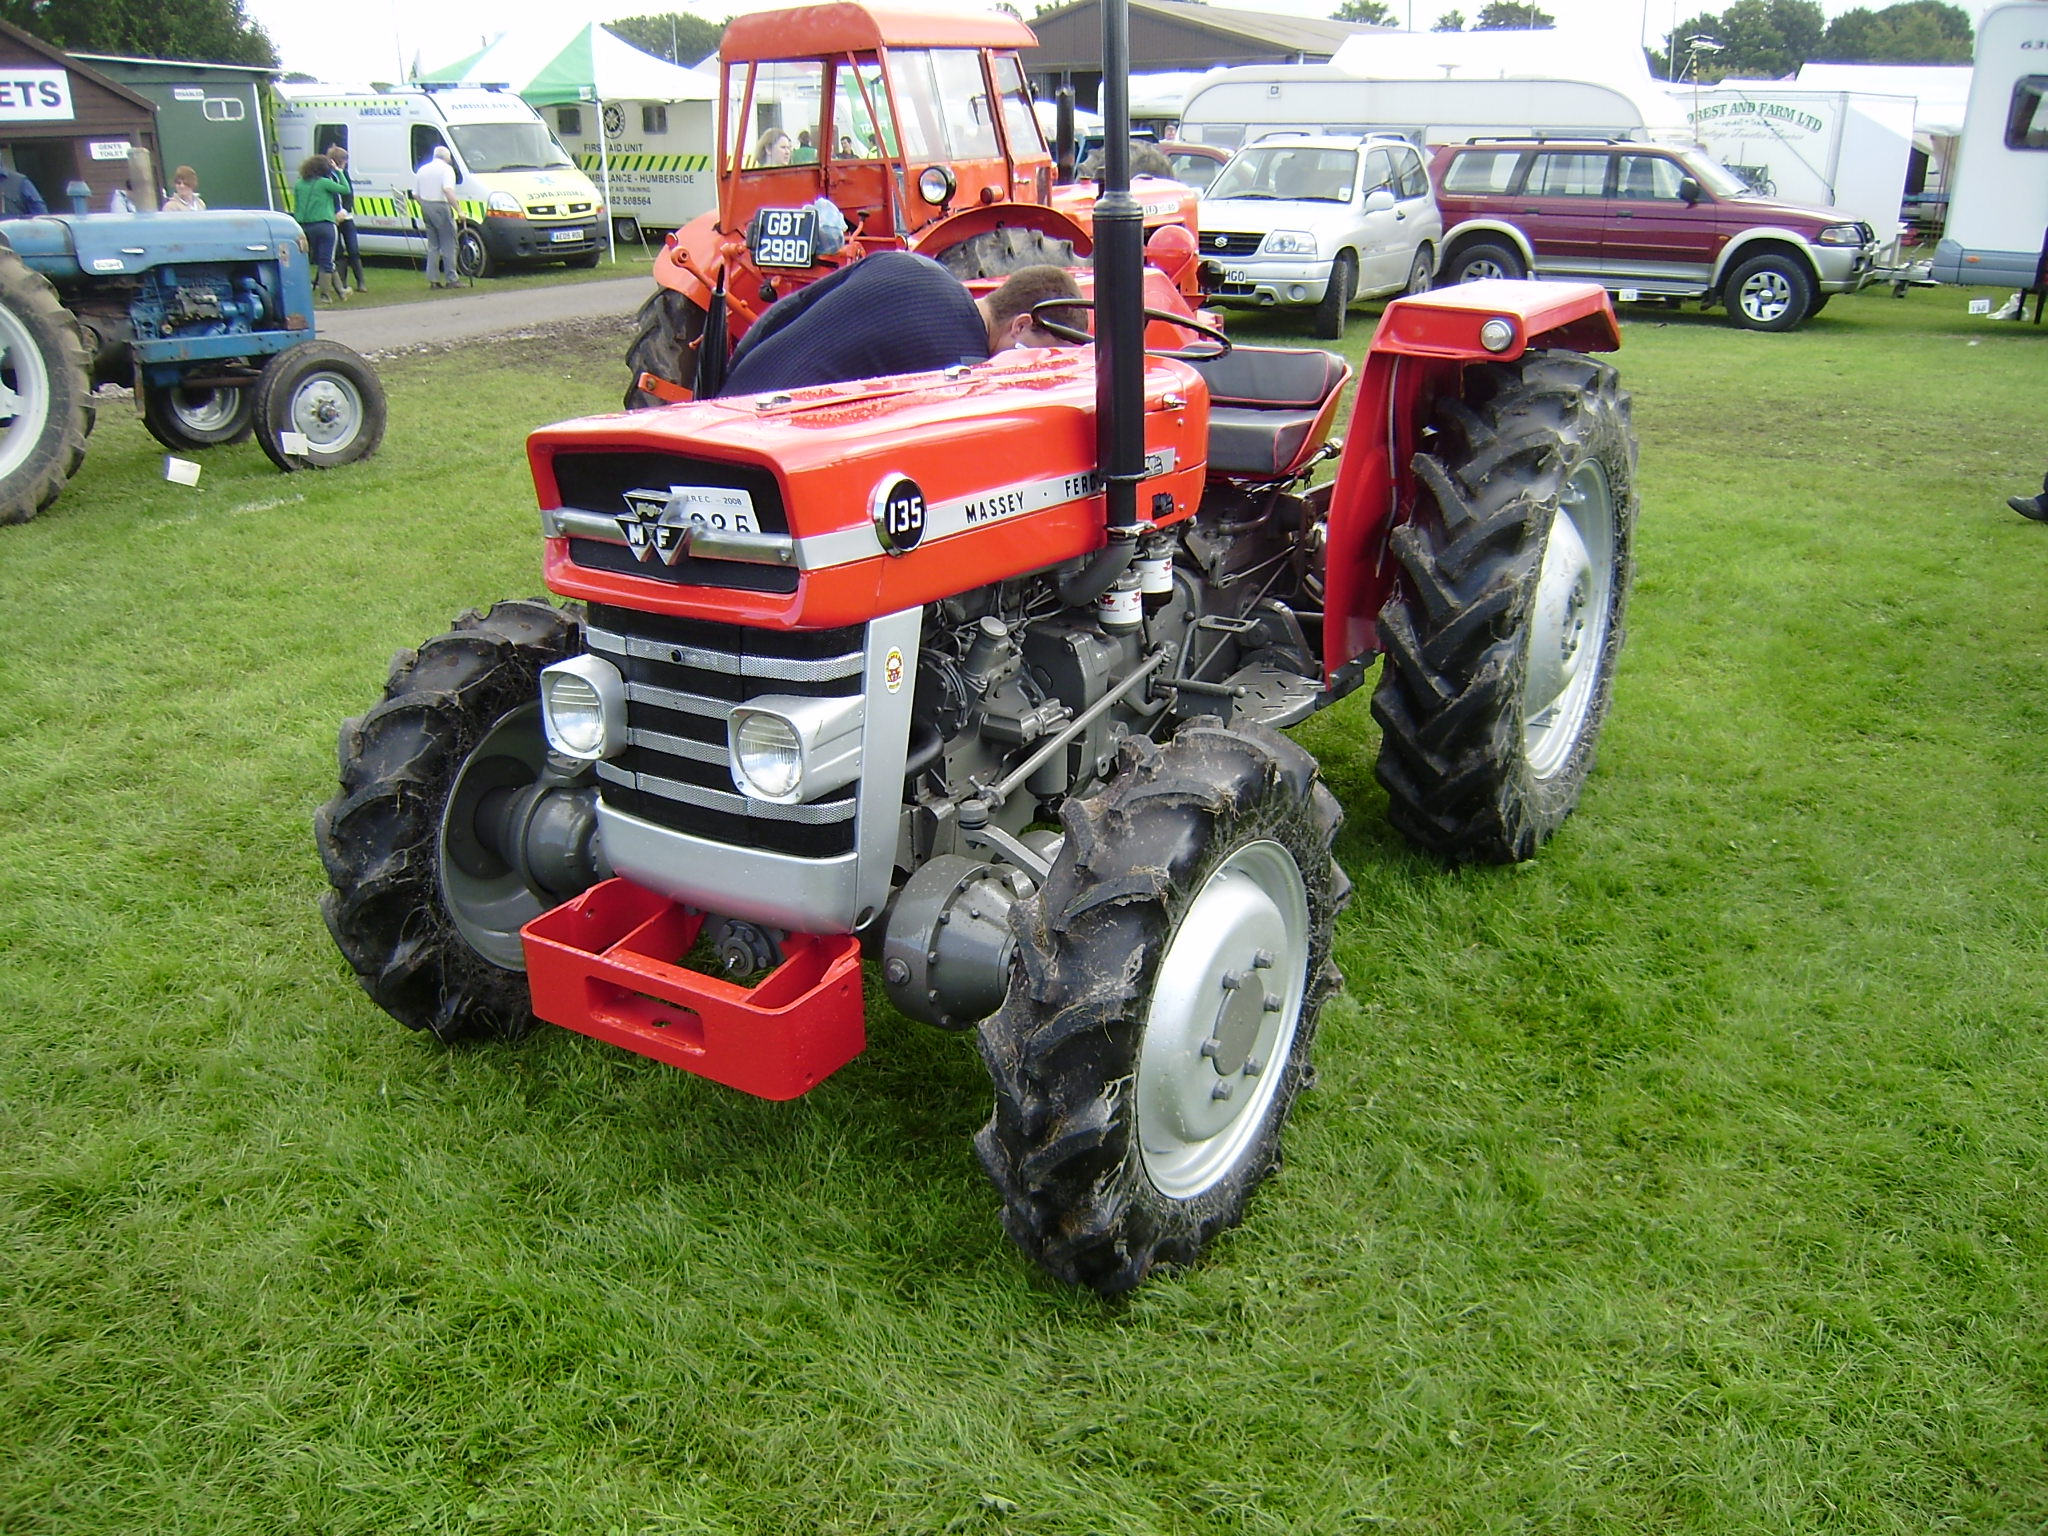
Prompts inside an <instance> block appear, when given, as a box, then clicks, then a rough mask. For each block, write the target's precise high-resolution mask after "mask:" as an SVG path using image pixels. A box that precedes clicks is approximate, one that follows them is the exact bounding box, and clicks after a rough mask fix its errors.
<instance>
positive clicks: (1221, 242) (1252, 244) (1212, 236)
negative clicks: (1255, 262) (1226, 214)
mask: <svg viewBox="0 0 2048 1536" xmlns="http://www.w3.org/2000/svg"><path fill="white" fill-rule="evenodd" d="M1265 243H1266V237H1265V235H1264V234H1260V233H1254V234H1249V235H1239V234H1232V233H1231V232H1229V231H1228V230H1221V229H1205V230H1203V231H1202V254H1203V255H1204V256H1256V255H1258V254H1259V247H1260V246H1262V245H1264V244H1265Z"/></svg>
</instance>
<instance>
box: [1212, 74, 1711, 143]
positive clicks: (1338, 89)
mask: <svg viewBox="0 0 2048 1536" xmlns="http://www.w3.org/2000/svg"><path fill="white" fill-rule="evenodd" d="M1304 132H1306V133H1334V134H1358V133H1398V134H1401V135H1402V136H1403V137H1405V138H1408V139H1410V140H1412V141H1413V142H1415V143H1417V144H1428V145H1436V144H1458V143H1463V142H1464V141H1465V140H1467V139H1477V138H1494V137H1507V136H1512V137H1524V136H1531V135H1536V134H1548V135H1555V136H1558V137H1572V136H1578V137H1602V136H1604V137H1609V138H1618V139H1645V140H1654V141H1657V142H1662V143H1689V142H1690V141H1691V133H1690V130H1689V129H1688V128H1687V126H1686V122H1685V114H1684V113H1682V112H1681V111H1679V110H1678V106H1677V104H1676V103H1675V102H1673V101H1671V100H1670V99H1669V98H1668V97H1665V96H1664V95H1663V94H1662V93H1661V92H1650V91H1639V90H1635V89H1632V88H1630V87H1629V86H1627V85H1619V84H1604V83H1600V82H1597V81H1591V80H1567V79H1534V78H1531V79H1505V80H1503V79H1434V80H1428V79H1414V80H1380V79H1368V78H1366V77H1364V76H1361V75H1356V74H1352V73H1351V72H1349V71H1347V70H1342V69H1338V68H1336V67H1335V66H1334V65H1329V64H1252V65H1244V66H1241V67H1239V68H1237V69H1226V70H1220V71H1218V72H1217V74H1216V75H1215V76H1214V78H1212V79H1210V80H1209V81H1208V82H1207V83H1206V84H1203V85H1200V86H1197V87H1196V88H1195V89H1194V90H1193V91H1191V92H1189V94H1188V100H1187V104H1186V105H1185V106H1184V107H1183V108H1182V109H1181V126H1180V134H1181V137H1182V138H1184V139H1192V140H1193V141H1194V142H1196V143H1198V144H1216V145H1220V146H1222V147H1223V148H1225V149H1236V148H1237V147H1239V146H1240V145H1243V144H1252V143H1256V142H1257V141H1258V140H1259V139H1261V138H1264V137H1266V136H1267V135H1269V134H1274V133H1304Z"/></svg>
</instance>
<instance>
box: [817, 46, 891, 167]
mask: <svg viewBox="0 0 2048 1536" xmlns="http://www.w3.org/2000/svg"><path fill="white" fill-rule="evenodd" d="M889 113H890V109H889V93H888V91H887V90H886V89H884V87H883V84H882V66H881V65H880V64H879V63H877V62H876V61H875V60H874V59H873V58H863V59H855V60H852V61H851V62H842V63H840V64H839V65H838V66H837V67H836V68H835V69H834V70H833V72H832V140H833V142H832V157H833V158H834V159H835V160H872V159H874V158H875V157H876V156H878V155H879V156H894V155H895V154H896V152H897V144H896V127H895V123H894V121H893V120H892V119H891V117H890V115H889Z"/></svg>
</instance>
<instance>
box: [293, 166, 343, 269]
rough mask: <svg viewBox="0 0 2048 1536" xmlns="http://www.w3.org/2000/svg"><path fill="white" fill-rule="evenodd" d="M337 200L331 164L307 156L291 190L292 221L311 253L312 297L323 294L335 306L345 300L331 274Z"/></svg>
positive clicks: (337, 189) (337, 187)
mask: <svg viewBox="0 0 2048 1536" xmlns="http://www.w3.org/2000/svg"><path fill="white" fill-rule="evenodd" d="M340 200H341V189H340V187H339V185H338V184H337V183H336V182H335V180H334V162H333V161H332V160H329V159H328V158H327V157H326V156H325V155H308V156H307V157H306V158H305V161H304V162H303V163H302V164H301V165H300V166H299V184H298V185H297V186H295V187H293V188H292V217H293V218H295V219H297V220H298V221H299V228H301V229H303V230H304V231H305V232H306V243H307V245H308V246H309V247H310V248H311V250H312V253H313V294H314V297H316V298H317V297H319V295H320V293H321V292H322V291H323V290H325V292H326V293H327V296H328V297H329V298H332V299H334V300H335V301H336V302H337V303H338V302H339V301H341V300H342V299H345V298H347V297H348V295H347V294H346V293H344V292H343V291H342V287H341V279H340V278H339V277H337V276H336V275H335V271H334V210H335V208H336V206H337V205H338V204H339V202H340Z"/></svg>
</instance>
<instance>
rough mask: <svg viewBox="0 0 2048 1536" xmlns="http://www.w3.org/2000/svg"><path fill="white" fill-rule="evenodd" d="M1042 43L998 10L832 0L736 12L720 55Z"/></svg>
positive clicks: (795, 56) (782, 55)
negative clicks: (954, 8)
mask: <svg viewBox="0 0 2048 1536" xmlns="http://www.w3.org/2000/svg"><path fill="white" fill-rule="evenodd" d="M1037 46H1038V37H1037V35H1036V34H1035V33H1033V32H1032V30H1031V29H1030V28H1029V27H1027V26H1025V25H1024V23H1023V22H1021V21H1018V20H1016V19H1014V18H1013V17H1009V16H1003V15H999V14H996V13H994V12H986V13H984V12H972V11H969V12H959V11H936V10H931V11H926V10H918V9H915V8H913V7H911V6H902V5H863V4H860V3H858V0H838V3H836V4H830V5H803V6H797V7H794V8H793V9H790V10H786V11H755V12H753V13H751V14H749V15H745V16H735V17H734V18H733V19H732V20H731V21H730V22H728V23H727V24H726V28H725V36H724V37H723V38H722V39H721V40H720V42H719V45H718V55H719V57H720V58H722V59H724V60H726V61H727V62H728V63H730V62H732V61H735V60H748V59H802V58H811V57H815V56H817V55H820V54H832V53H868V52H872V51H873V50H875V49H876V48H1035V47H1037Z"/></svg>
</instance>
